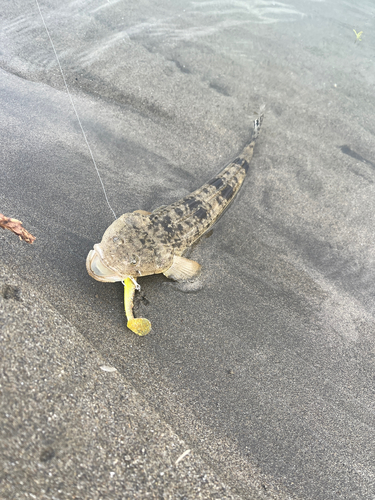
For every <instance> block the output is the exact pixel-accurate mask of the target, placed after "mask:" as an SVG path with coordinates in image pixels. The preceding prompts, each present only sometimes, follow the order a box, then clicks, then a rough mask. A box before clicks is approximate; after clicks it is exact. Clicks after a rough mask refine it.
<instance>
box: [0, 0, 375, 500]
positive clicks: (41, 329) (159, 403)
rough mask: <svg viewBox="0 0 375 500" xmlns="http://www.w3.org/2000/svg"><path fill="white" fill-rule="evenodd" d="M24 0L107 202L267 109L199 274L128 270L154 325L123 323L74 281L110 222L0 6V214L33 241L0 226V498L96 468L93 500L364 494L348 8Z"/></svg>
mask: <svg viewBox="0 0 375 500" xmlns="http://www.w3.org/2000/svg"><path fill="white" fill-rule="evenodd" d="M40 6H41V10H42V11H43V13H44V16H45V20H46V23H47V25H48V28H49V32H50V35H51V37H52V39H53V41H54V43H55V47H56V51H57V53H58V54H59V57H60V62H61V66H62V68H63V70H64V74H65V77H66V81H67V83H68V86H69V88H70V90H71V93H72V97H73V100H74V103H75V106H76V108H77V111H78V114H79V116H80V118H81V122H82V125H83V127H84V129H85V131H86V134H87V139H88V141H89V144H90V146H91V148H92V151H93V154H94V157H95V159H96V163H97V166H98V169H99V172H100V175H101V177H102V180H103V184H104V186H105V188H106V192H107V196H108V200H109V202H110V204H111V206H112V208H113V210H114V211H115V212H116V214H117V215H120V214H122V213H124V212H130V211H133V210H136V209H143V210H148V211H151V210H153V209H155V208H157V207H160V206H161V205H167V204H169V203H171V202H174V201H176V200H177V199H178V198H181V197H182V196H184V195H186V194H187V193H189V192H191V191H193V190H195V189H196V188H198V187H199V186H200V185H201V184H203V183H204V182H205V181H207V180H208V179H210V178H211V177H212V176H213V175H215V174H216V173H217V172H219V171H220V169H221V168H222V167H223V166H224V165H225V164H226V163H227V162H229V161H230V160H231V159H232V158H234V157H235V156H236V154H237V153H238V152H239V151H240V150H241V148H242V147H243V145H244V144H245V143H246V141H247V139H248V136H249V130H250V129H251V123H252V119H253V117H254V112H256V111H257V110H259V107H260V106H261V105H262V104H265V105H266V113H265V119H264V122H263V126H262V131H261V135H260V137H259V139H258V142H257V145H256V149H255V154H254V158H253V160H252V164H251V168H250V170H249V173H248V178H247V180H246V181H245V183H244V185H243V187H242V190H241V192H240V194H239V196H238V198H237V200H236V202H235V203H234V204H233V205H232V206H231V208H230V209H229V210H228V211H227V212H226V213H225V215H224V216H223V217H222V218H221V219H220V221H219V223H218V224H217V225H216V226H215V228H214V231H213V233H212V235H211V236H210V237H209V238H205V239H204V240H202V242H201V243H200V244H199V245H197V246H196V247H195V248H194V250H193V252H192V254H191V258H193V259H195V260H197V261H198V262H199V263H200V264H201V265H202V268H203V273H202V276H201V278H200V284H199V286H196V287H192V289H185V288H184V287H178V286H175V284H173V283H171V282H170V281H169V280H167V279H166V278H164V277H163V276H155V277H147V278H144V279H142V280H140V284H141V286H142V291H141V294H140V295H139V296H138V301H137V304H136V312H138V314H139V315H141V316H145V317H147V318H148V319H150V321H151V322H152V326H153V329H152V331H151V333H150V334H149V335H148V336H147V337H144V338H138V337H136V336H135V335H134V334H132V333H131V332H130V331H128V330H127V329H126V321H125V318H124V311H123V302H122V300H123V291H122V285H121V284H104V283H98V282H95V281H93V280H92V279H91V278H90V277H89V276H88V275H87V273H86V269H85V259H86V255H87V253H88V251H89V250H90V249H91V248H92V245H93V244H94V243H97V242H99V241H100V239H101V236H102V234H103V232H104V230H105V229H106V227H107V226H108V225H109V224H110V223H111V222H112V220H113V216H112V213H111V211H110V209H109V207H108V206H107V204H106V200H105V197H104V194H103V190H102V187H101V184H100V182H99V179H98V176H97V173H96V171H95V168H94V166H93V163H92V160H91V158H90V154H89V152H88V150H87V146H86V144H85V141H84V139H83V137H82V132H81V130H80V127H79V125H78V122H77V119H76V116H75V114H74V111H73V109H72V106H71V103H70V101H69V98H68V96H67V94H66V90H65V87H64V83H63V81H62V78H61V75H60V73H59V68H58V66H57V63H56V59H55V55H54V53H53V51H52V48H51V46H50V42H49V39H48V37H47V34H46V32H45V29H44V26H43V24H42V21H41V18H40V15H39V12H38V9H37V7H36V4H35V2H32V1H30V2H23V4H22V6H21V5H18V4H17V3H16V4H12V6H9V8H7V13H6V14H3V15H2V17H1V21H0V22H1V27H2V30H1V35H0V36H1V46H2V52H1V57H0V68H1V69H0V83H1V93H0V99H1V117H0V120H1V128H2V135H1V152H2V156H1V162H0V168H1V189H0V208H1V210H0V211H1V212H2V213H4V214H5V215H7V216H10V217H14V218H17V219H20V220H22V221H23V223H24V225H25V227H26V228H27V229H28V230H29V231H30V232H31V233H32V234H34V235H35V236H36V237H37V240H36V241H35V243H34V244H33V245H27V244H25V243H22V242H20V241H19V240H18V239H17V238H16V237H15V236H14V235H12V234H10V233H9V232H5V231H2V232H1V233H0V255H1V261H2V290H3V292H2V296H1V297H0V300H1V304H2V305H1V307H2V308H3V309H2V311H3V313H2V316H1V321H2V339H1V342H2V349H3V352H4V353H5V354H4V358H3V359H4V361H3V362H2V367H3V373H4V379H3V380H4V382H2V383H3V384H4V385H3V387H4V388H5V389H4V391H5V393H6V399H5V401H6V405H5V406H6V407H3V411H2V414H1V419H3V421H4V422H6V425H7V426H8V427H6V426H5V424H4V426H3V425H2V426H1V427H2V428H3V429H8V430H9V432H8V431H7V432H6V435H5V436H4V438H3V439H2V445H1V448H2V454H3V456H4V460H5V461H6V469H5V470H6V474H7V476H6V477H5V480H4V483H3V484H2V486H1V487H2V488H8V489H4V492H5V493H7V494H8V496H9V497H10V498H24V497H25V492H31V493H32V494H34V495H36V496H37V497H38V495H40V494H41V493H40V492H41V491H42V490H43V491H45V492H46V493H45V495H46V498H48V495H49V493H48V492H49V491H54V492H55V493H56V494H55V496H56V497H58V495H60V496H61V498H63V497H64V495H65V497H66V496H67V495H68V496H69V494H70V492H71V491H74V490H75V489H77V490H79V489H80V488H81V487H82V488H83V489H82V491H84V492H86V491H87V494H86V493H82V495H81V496H82V497H83V498H85V495H86V497H89V495H90V494H91V496H93V495H94V492H95V491H96V488H97V487H98V484H99V483H95V487H94V486H92V489H91V490H90V486H89V485H90V480H91V478H93V477H97V478H99V479H97V481H98V482H100V488H102V489H99V490H98V491H99V493H97V498H101V497H100V495H102V496H103V495H104V493H101V491H107V493H106V494H105V495H104V498H117V497H118V496H119V495H120V494H121V491H122V489H123V488H125V487H126V485H131V484H134V485H136V484H138V485H139V488H140V490H139V491H140V493H139V495H140V496H139V498H146V497H147V496H146V494H147V495H149V496H151V495H153V494H154V495H156V497H158V496H159V497H163V495H164V497H165V498H178V496H177V494H180V493H181V495H185V497H187V498H199V495H201V498H210V496H211V497H212V498H227V497H228V498H230V497H231V495H232V496H233V498H235V495H238V496H239V497H241V498H257V497H259V498H280V499H282V498H303V499H314V500H320V499H322V500H323V499H324V500H327V499H350V498H353V499H354V498H361V499H372V498H373V497H374V494H375V491H374V481H373V478H374V474H375V468H374V459H373V458H374V457H373V450H374V433H373V428H374V423H375V422H374V393H373V363H374V359H373V352H374V326H375V325H374V312H375V310H374V307H375V302H374V299H373V297H374V295H375V288H374V283H375V280H374V278H375V277H374V262H375V253H374V247H375V245H374V243H375V241H374V239H375V236H374V235H375V227H374V225H375V222H374V217H373V214H374V212H375V206H374V205H375V201H374V200H375V196H374V195H375V192H374V190H375V187H374V181H375V170H374V164H375V157H374V153H373V151H374V150H375V147H374V146H375V142H374V141H375V140H374V130H375V118H374V116H375V112H374V111H375V110H374V101H373V85H374V82H375V70H374V67H373V59H374V53H373V52H374V50H373V47H374V46H375V44H374V32H375V31H374V29H373V24H374V15H375V10H374V7H373V5H372V4H371V2H364V3H362V4H361V6H360V7H357V6H356V5H354V2H353V3H350V2H347V3H345V5H344V6H342V5H340V6H339V5H338V4H336V3H335V2H303V1H302V2H289V3H282V2H278V3H275V2H263V3H259V2H252V1H246V2H231V3H225V2H219V1H213V2H188V3H186V2H178V1H174V2H167V1H164V2H162V3H160V4H158V5H152V4H149V3H148V2H140V3H138V4H137V6H135V5H133V4H131V5H130V4H129V3H127V2H120V1H117V2H116V1H107V2H105V1H98V0H93V1H88V0H84V1H78V2H71V3H66V4H64V5H63V6H60V5H59V3H58V2H50V3H49V4H48V5H43V3H41V4H40ZM353 29H355V30H356V32H357V33H358V32H359V31H363V35H362V39H361V41H357V42H355V40H356V35H355V33H354V32H353ZM7 287H8V288H7ZM9 287H15V289H16V291H14V293H13V292H12V293H13V295H12V293H11V291H10V290H12V288H9ZM4 290H5V292H4ZM7 290H8V292H9V293H8V292H7ZM17 297H18V298H17ZM18 299H20V300H18ZM28 311H29V312H28ZM34 317H35V318H37V319H35V321H34V320H33V318H34ZM51 318H52V319H51ZM60 328H62V329H63V331H64V333H63V335H62V334H61V331H62V330H59V329H60ZM3 331H4V332H6V333H5V334H4V335H3ZM63 337H64V338H63ZM72 346H73V347H74V348H73V347H72ZM100 366H109V367H114V368H116V370H117V371H116V372H107V371H104V370H102V369H101V368H100ZM65 370H66V371H67V373H68V375H67V378H66V379H65V382H64V379H61V377H59V374H60V373H61V371H65ZM75 374H76V375H75ZM84 375H86V377H84ZM86 380H90V382H86ZM95 381H96V382H95ZM95 384H97V385H95ZM25 387H26V388H27V390H25V389H24V388H25ZM33 389H34V391H33ZM38 391H39V392H38ZM130 393H131V394H134V395H135V396H134V398H135V399H134V400H132V401H131V402H129V397H128V398H127V397H125V396H126V395H127V394H130ZM69 394H73V395H74V397H73V399H74V403H71V402H70V403H68V402H69V401H70V400H69V397H70V396H69ZM49 395H50V396H49ZM121 396H123V397H121ZM95 398H97V399H95ZM95 401H98V403H97V409H98V408H99V409H98V412H99V414H100V416H99V417H96V416H95V415H96V413H95V408H96V407H95V404H96V403H95ZM68 404H71V405H72V406H71V407H72V408H74V414H71V415H70V416H69V417H68V414H69V412H68V411H67V410H66V408H67V406H66V405H68ZM138 404H139V405H143V406H142V408H143V411H144V413H143V414H142V415H143V417H142V421H143V420H144V419H146V420H147V419H148V418H149V419H150V422H155V420H152V419H157V420H160V428H158V429H159V430H160V433H161V434H163V433H164V434H165V436H167V438H166V439H168V442H176V443H177V441H176V440H177V439H178V440H179V441H178V443H180V444H179V445H178V446H177V444H176V446H177V448H175V449H173V450H172V448H170V447H169V448H168V449H167V448H165V449H164V448H163V449H162V447H158V446H159V445H157V443H155V448H153V452H152V453H153V455H152V457H151V458H150V462H148V461H147V460H146V459H145V458H144V455H141V454H138V455H137V453H141V452H139V449H140V450H142V449H143V448H144V449H146V448H147V447H146V446H145V445H144V444H143V439H146V438H145V437H144V436H143V432H144V430H143V428H141V427H137V425H138V424H139V420H137V418H135V421H136V422H137V423H136V424H135V425H136V427H135V429H134V427H133V430H129V429H131V428H130V427H129V426H128V427H127V424H126V423H125V420H124V418H125V417H124V415H125V414H127V412H129V408H130V407H131V408H133V410H132V412H133V413H134V414H135V415H138V410H137V408H138V407H137V406H136V405H138ZM132 405H135V406H132ZM68 407H69V406H68ZM7 408H10V410H9V411H8V410H7ZM69 408H70V407H69ZM72 411H73V410H72ZM64 412H66V413H64ZM111 412H114V413H111ZM53 415H57V417H54V416H53ZM59 415H60V416H59ZM61 415H62V416H64V422H65V424H64V425H62V424H61V425H60V424H59V423H58V422H59V420H58V419H59V418H62V417H61ZM56 419H57V420H56ZM85 419H86V420H85ZM111 419H112V420H111ZM77 422H81V423H80V424H79V425H81V426H82V433H81V432H78V430H77V429H80V427H79V425H78V423H77ZM83 422H87V424H85V425H84V424H83ZM111 422H112V423H111ZM131 422H134V421H133V420H132V419H131ZM106 425H107V426H108V427H106ZM130 425H132V424H130ZM149 425H150V426H151V425H154V424H153V423H152V424H151V423H150V424H149ZM150 428H151V427H150ZM95 429H100V430H102V432H99V431H95ZM89 430H90V432H89ZM95 432H99V434H100V439H99V437H98V436H99V434H95ZM131 432H133V434H132V436H133V438H134V439H135V441H134V442H135V443H138V442H139V446H138V444H137V446H136V449H137V450H138V451H137V452H134V453H133V452H131V453H130V452H129V453H128V452H127V451H126V449H127V448H129V449H131V450H133V448H132V447H131V445H130V444H129V441H127V439H130V437H129V436H130V434H129V433H131ZM145 432H146V431H145ZM147 432H148V431H147ZM150 432H151V431H150ZM158 432H159V431H158ZM168 433H170V434H168ZM146 435H147V439H148V437H149V434H147V433H146ZM172 435H173V436H176V437H171V436H172ZM90 439H93V441H92V442H93V443H94V444H93V445H92V447H91V448H90V446H91V445H90V442H91V441H90ZM137 439H139V441H136V440H137ZM150 439H151V438H150ZM163 439H164V438H163ZM121 441H122V442H123V443H125V444H121ZM25 443H32V444H31V445H27V444H25ZM113 443H117V444H116V445H115V444H113ZM28 446H29V447H28ZM168 446H171V445H169V444H168ZM88 449H89V452H88V451H87V450H88ZM112 449H113V451H111V450H112ZM134 449H135V448H134ZM187 449H190V450H192V451H191V453H190V454H189V455H188V456H186V457H185V458H184V459H183V460H181V462H180V463H179V464H178V467H185V466H186V467H187V466H189V467H190V465H191V466H192V467H196V468H195V469H194V471H195V472H194V473H193V472H191V475H190V476H189V474H188V471H187V470H185V472H184V474H185V476H184V477H185V479H186V478H189V477H190V478H191V482H189V480H188V479H187V480H186V481H187V482H186V483H183V480H182V479H181V476H178V477H177V475H173V474H175V469H173V470H172V467H174V465H173V464H175V460H177V459H178V457H179V456H181V454H182V453H183V452H184V451H186V450H187ZM163 450H164V451H163ZM175 450H176V452H175ZM172 451H173V452H172ZM111 453H113V457H114V459H113V462H112V461H111V460H112V458H113V457H112V455H111ZM150 453H151V452H150ZM84 455H86V456H87V460H88V461H89V465H88V466H87V467H83V469H84V470H83V471H82V472H80V471H81V469H79V467H80V466H79V463H83V462H82V461H81V462H80V460H81V459H82V457H83V456H84ZM125 456H126V457H129V456H130V457H131V459H132V460H138V459H139V461H138V462H137V463H138V464H143V465H144V468H143V469H142V467H143V465H142V466H141V465H139V467H138V465H137V466H134V467H133V466H131V465H130V462H129V461H127V459H125V458H124V457H125ZM142 457H143V458H142ZM26 459H27V460H26ZM116 460H117V462H116V463H114V462H115V461H116ZM191 460H192V461H194V460H196V462H194V463H193V462H189V461H191ZM131 463H133V462H131ZM151 463H152V464H154V465H152V466H151V465H150V464H151ZM12 464H15V465H12ZM157 464H159V465H160V467H159V468H158V467H157ZM128 465H129V467H128ZM133 465H134V463H133ZM154 466H155V467H154ZM115 467H116V468H115ZM148 467H149V468H148ZM129 470H132V471H133V472H132V474H135V476H134V481H133V480H131V479H129V476H128V475H127V474H129V473H128V472H127V471H129ZM167 470H168V471H169V472H168V474H171V476H168V477H170V482H172V483H173V484H176V491H175V492H173V490H171V489H170V484H169V482H163V480H162V479H159V477H161V478H162V477H163V476H160V474H159V472H160V473H162V472H165V471H167ZM36 471H38V472H36ZM64 471H65V472H64ZM66 471H68V472H66ZM69 471H71V473H72V474H73V473H76V478H77V479H76V481H77V482H76V483H74V484H73V483H68V482H67V481H66V478H67V477H70V472H69ZM98 471H101V472H100V474H99V473H98V474H97V476H96V473H97V472H98ZM142 471H143V472H142ZM156 471H158V472H156ZM178 471H179V472H178V474H180V469H178ZM200 471H202V473H201V472H200ZM206 471H207V476H206ZM112 473H115V475H114V474H112ZM80 474H81V475H80ZM158 474H159V475H158ZM165 474H167V472H165ZM205 477H206V478H207V477H208V478H209V479H207V481H209V482H208V483H205V481H206V479H204V478H205ZM21 478H23V479H21ZM60 478H62V479H60ZM85 478H86V479H85ZM115 478H120V479H118V481H119V482H118V483H116V480H117V479H116V480H115ZM127 478H128V479H127ZM20 481H22V482H23V485H21V483H20ZM64 481H65V483H64ZM80 481H81V482H80ZM85 481H86V482H85ZM111 481H112V482H111ZM132 481H133V483H132ZM153 481H154V482H153ZM179 481H182V482H181V483H180V482H179ZM195 481H196V482H195ZM63 483H64V484H63ZM156 484H157V485H158V486H157V488H159V489H157V490H155V491H156V493H155V492H154V493H153V491H154V490H153V487H154V486H153V485H156ZM207 484H208V486H207ZM84 485H86V486H84ZM124 485H125V486H124ZM219 485H223V486H219ZM180 486H181V488H182V489H181V490H178V489H177V488H179V487H180ZM64 487H65V488H67V489H66V490H65V491H64ZM106 487H107V490H106V489H105V488H106ZM130 487H133V486H129V488H130ZM190 487H191V488H201V491H200V492H199V491H198V490H197V489H190V490H189V488H190ZM221 487H223V488H225V491H224V490H220V489H219V488H221ZM38 488H39V490H38ZM48 488H50V490H48ZM68 488H70V489H68ZM84 488H89V489H86V490H85V489H84ZM111 488H112V489H111ZM183 488H185V490H184V489H183ZM205 488H206V489H205ZM59 489H60V490H61V493H58V490H59ZM129 491H131V490H129ZM178 492H180V493H178ZM5 493H2V494H3V495H5ZM43 494H44V493H43ZM95 494H96V493H95ZM116 495H117V496H116ZM129 495H130V493H129ZM168 495H169V496H168ZM215 495H216V497H215ZM225 495H227V496H225ZM93 498H95V496H93Z"/></svg>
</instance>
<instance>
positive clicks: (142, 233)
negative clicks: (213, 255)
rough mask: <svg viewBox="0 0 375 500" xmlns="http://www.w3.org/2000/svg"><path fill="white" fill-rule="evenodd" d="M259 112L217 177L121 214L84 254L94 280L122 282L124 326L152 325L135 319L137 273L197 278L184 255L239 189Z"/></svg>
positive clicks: (141, 329)
mask: <svg viewBox="0 0 375 500" xmlns="http://www.w3.org/2000/svg"><path fill="white" fill-rule="evenodd" d="M262 121H263V114H260V115H259V117H258V118H256V119H255V120H254V127H253V130H252V136H251V140H250V142H249V144H248V145H247V146H246V147H245V148H244V150H243V151H242V153H241V154H240V155H239V156H237V158H235V159H234V160H233V161H232V162H231V163H229V164H228V165H227V166H226V167H225V168H224V169H223V170H222V171H221V172H220V173H219V174H218V175H216V176H215V177H214V178H213V179H211V180H210V181H209V182H207V183H206V184H203V186H202V187H200V188H199V189H197V190H196V191H194V192H193V193H191V194H189V195H187V196H185V197H184V198H182V199H181V200H179V201H176V202H175V203H172V205H168V206H166V207H160V208H158V209H156V210H154V211H153V212H152V213H151V212H146V211H144V210H136V211H135V212H132V213H126V214H124V215H121V217H119V218H118V219H116V220H115V222H113V223H112V224H111V225H110V226H109V227H108V229H107V230H106V231H105V233H104V235H103V238H102V241H101V242H100V243H98V244H96V245H94V249H93V250H91V251H90V252H89V254H88V256H87V260H86V267H87V271H88V273H89V275H90V276H92V277H93V278H94V279H96V280H98V281H105V282H115V281H122V282H123V283H124V295H125V297H124V298H125V312H126V316H127V319H128V322H127V326H128V328H129V329H130V330H132V331H133V332H134V333H136V334H138V335H146V334H147V333H149V331H150V329H151V323H150V322H149V321H148V320H147V319H145V318H134V316H133V299H134V293H135V290H136V289H137V288H139V285H138V284H137V279H138V278H139V277H141V276H148V275H151V274H159V273H163V274H164V275H165V276H167V277H168V278H171V279H173V280H176V281H186V280H191V279H194V278H196V277H197V276H198V275H199V273H200V270H201V266H200V264H198V262H195V261H193V260H190V259H187V258H186V257H184V256H183V255H184V254H185V253H186V252H187V250H188V249H189V248H190V247H191V246H192V245H194V243H196V242H197V240H199V238H201V237H202V236H203V235H204V234H205V233H206V232H207V231H209V230H210V228H211V227H212V226H213V225H214V224H215V222H216V221H217V220H218V219H219V218H220V216H221V215H222V214H223V212H224V211H225V210H226V209H227V208H228V206H229V205H230V203H231V202H232V201H233V199H234V198H235V196H236V194H237V193H238V191H239V190H240V188H241V185H242V183H243V181H244V179H245V177H246V173H247V171H248V169H249V163H250V160H251V158H252V156H253V151H254V145H255V141H256V138H257V137H258V134H259V130H260V127H261V124H262Z"/></svg>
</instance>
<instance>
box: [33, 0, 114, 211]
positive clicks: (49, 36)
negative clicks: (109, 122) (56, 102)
mask: <svg viewBox="0 0 375 500" xmlns="http://www.w3.org/2000/svg"><path fill="white" fill-rule="evenodd" d="M35 2H36V5H37V7H38V10H39V14H40V17H41V18H42V22H43V24H44V27H45V29H46V32H47V35H48V38H49V41H50V42H51V45H52V49H53V52H54V53H55V57H56V61H57V64H58V66H59V68H60V73H61V76H62V79H63V81H64V85H65V88H66V92H67V94H68V96H69V99H70V102H71V103H72V106H73V109H74V112H75V114H76V117H77V120H78V123H79V126H80V127H81V130H82V134H83V137H84V139H85V142H86V145H87V148H88V150H89V152H90V156H91V159H92V162H93V164H94V167H95V170H96V173H97V174H98V177H99V181H100V184H101V185H102V188H103V193H104V196H105V199H106V202H107V205H108V206H109V208H110V210H111V212H112V213H113V215H114V218H115V220H116V219H117V216H116V214H115V211H114V210H113V208H112V207H111V205H110V203H109V201H108V197H107V193H106V190H105V187H104V184H103V181H102V178H101V176H100V173H99V169H98V167H97V165H96V161H95V158H94V155H93V153H92V151H91V148H90V144H89V141H88V140H87V136H86V133H85V131H84V128H83V126H82V123H81V120H80V118H79V115H78V111H77V109H76V107H75V105H74V102H73V99H72V95H71V93H70V90H69V87H68V84H67V83H66V80H65V76H64V72H63V70H62V67H61V64H60V61H59V57H58V55H57V52H56V49H55V46H54V44H53V41H52V38H51V35H50V34H49V31H48V28H47V25H46V22H45V20H44V17H43V14H42V11H41V10H40V6H39V2H38V0H35Z"/></svg>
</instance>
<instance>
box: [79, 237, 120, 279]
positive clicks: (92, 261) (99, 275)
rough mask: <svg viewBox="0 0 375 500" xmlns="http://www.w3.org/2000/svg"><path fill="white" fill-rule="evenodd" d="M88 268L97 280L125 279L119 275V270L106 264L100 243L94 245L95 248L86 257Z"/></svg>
mask: <svg viewBox="0 0 375 500" xmlns="http://www.w3.org/2000/svg"><path fill="white" fill-rule="evenodd" d="M86 269H87V272H88V273H89V275H90V276H91V277H92V278H94V279H95V280H97V281H106V282H110V283H114V282H115V281H122V280H123V279H124V278H122V277H121V276H119V275H118V273H117V271H115V270H114V269H111V268H110V267H108V266H107V265H105V264H104V262H103V252H102V249H101V248H100V246H99V245H94V250H90V252H89V254H88V256H87V259H86Z"/></svg>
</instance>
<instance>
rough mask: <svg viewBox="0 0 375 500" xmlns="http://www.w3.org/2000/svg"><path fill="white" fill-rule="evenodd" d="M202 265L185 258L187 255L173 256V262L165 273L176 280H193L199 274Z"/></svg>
mask: <svg viewBox="0 0 375 500" xmlns="http://www.w3.org/2000/svg"><path fill="white" fill-rule="evenodd" d="M200 271H201V266H200V264H198V262H195V260H190V259H185V257H178V256H177V255H175V256H174V257H173V263H172V265H171V267H170V268H169V269H167V271H165V272H164V273H163V274H164V276H166V277H167V278H171V279H172V280H175V281H186V280H191V279H193V278H196V277H197V276H199V274H200Z"/></svg>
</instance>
